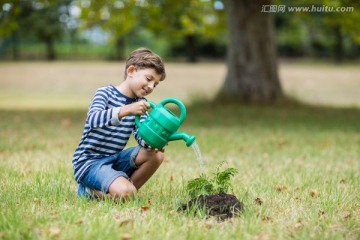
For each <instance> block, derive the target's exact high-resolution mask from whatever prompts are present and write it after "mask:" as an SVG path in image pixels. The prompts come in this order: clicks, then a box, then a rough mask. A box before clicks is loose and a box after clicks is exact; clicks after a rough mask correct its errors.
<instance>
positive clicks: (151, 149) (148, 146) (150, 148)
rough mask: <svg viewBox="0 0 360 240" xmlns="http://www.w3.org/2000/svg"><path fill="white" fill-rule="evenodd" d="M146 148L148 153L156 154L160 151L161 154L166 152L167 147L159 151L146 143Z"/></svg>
mask: <svg viewBox="0 0 360 240" xmlns="http://www.w3.org/2000/svg"><path fill="white" fill-rule="evenodd" d="M144 148H145V149H146V150H147V151H155V152H156V153H157V152H159V151H160V152H165V147H163V149H161V150H159V149H157V148H152V147H151V146H150V145H148V144H146V143H145V146H144Z"/></svg>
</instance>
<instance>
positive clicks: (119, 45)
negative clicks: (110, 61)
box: [114, 36, 125, 60]
mask: <svg viewBox="0 0 360 240" xmlns="http://www.w3.org/2000/svg"><path fill="white" fill-rule="evenodd" d="M115 48H116V50H115V56H114V58H115V60H124V58H125V37H123V36H121V37H118V38H117V39H116V45H115Z"/></svg>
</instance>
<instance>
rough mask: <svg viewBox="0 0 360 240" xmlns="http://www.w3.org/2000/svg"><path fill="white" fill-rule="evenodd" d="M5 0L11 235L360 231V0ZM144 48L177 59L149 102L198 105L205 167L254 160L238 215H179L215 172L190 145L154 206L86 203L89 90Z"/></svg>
mask: <svg viewBox="0 0 360 240" xmlns="http://www.w3.org/2000/svg"><path fill="white" fill-rule="evenodd" d="M0 7H1V8H0V118H1V121H0V131H1V132H0V160H1V161H0V162H1V163H0V164H1V169H2V171H1V173H0V178H1V180H0V184H1V186H0V187H1V192H0V199H1V208H2V214H1V219H0V238H3V239H24V238H25V239H49V238H54V239H74V238H76V239H89V238H93V239H129V238H133V239H219V238H220V237H221V238H225V239H289V238H295V239H310V238H312V239H319V238H321V239H323V238H325V239H358V238H359V236H360V225H359V219H360V211H359V208H360V199H359V196H360V189H359V186H360V182H359V181H360V180H359V178H360V177H359V173H358V169H359V160H360V147H359V146H360V110H359V106H360V97H359V96H360V70H359V69H360V68H359V53H360V44H359V42H360V35H359V32H360V31H359V28H360V27H359V24H358V22H359V20H360V11H359V9H360V5H359V3H358V2H357V1H350V0H349V1H346V0H337V1H327V0H322V1H310V0H303V1H299V2H293V1H285V0H278V1H256V2H252V1H245V0H242V1H236V0H233V1H230V0H229V1H220V0H187V1H167V0H162V1H161V0H153V1H150V0H136V1H135V0H127V1H125V0H111V1H110V0H109V1H102V0H99V1H90V0H79V1H71V0H52V1H50V0H47V1H45V0H38V1H33V0H28V1H21V0H13V1H6V0H5V1H1V2H0ZM283 7H285V8H283ZM290 7H298V8H296V9H295V8H292V10H291V9H290ZM306 7H308V9H306ZM309 9H311V10H312V11H309ZM337 10H338V11H337ZM138 47H148V48H150V49H152V50H154V51H155V52H156V53H158V54H159V55H161V56H162V58H163V59H164V61H165V66H166V71H167V79H166V80H165V81H164V82H162V83H161V84H160V85H159V86H158V87H157V89H156V91H155V92H154V93H153V94H152V95H151V96H150V97H149V99H150V100H153V101H154V102H159V101H160V100H161V99H163V98H166V97H177V98H179V99H181V100H182V101H184V102H185V103H186V106H187V108H188V116H187V119H186V120H185V123H184V124H183V126H182V127H181V129H180V130H182V131H185V132H187V133H189V134H194V135H196V136H197V143H198V144H199V146H200V150H201V152H202V157H203V161H204V162H205V166H206V173H208V174H211V172H212V171H213V170H214V169H215V168H216V167H217V166H218V164H219V163H221V162H225V163H224V166H223V167H235V168H237V169H238V170H239V173H238V174H237V175H236V176H235V177H234V179H233V181H232V185H233V189H232V190H231V192H232V193H233V194H235V195H236V196H237V197H238V198H239V199H240V200H241V201H242V202H244V204H245V211H244V212H243V213H242V214H241V215H240V216H239V217H237V218H234V219H231V220H228V221H225V222H217V221H216V220H215V219H213V218H209V219H208V218H206V217H204V216H203V215H201V214H198V215H197V216H195V217H193V216H188V215H186V214H184V213H179V212H177V208H178V207H179V205H181V204H182V203H184V202H185V201H186V200H189V199H188V196H187V195H186V190H184V188H183V187H184V185H186V182H187V181H188V180H190V179H193V178H195V177H197V176H199V175H200V174H201V170H200V168H199V164H198V162H197V159H196V156H195V154H194V152H193V151H192V149H191V148H187V147H186V146H185V144H184V143H183V142H171V144H169V146H168V147H167V150H166V159H165V162H164V164H163V166H162V167H161V168H160V169H159V171H158V172H157V173H156V174H155V175H154V177H153V178H152V179H151V180H150V181H149V182H148V183H147V184H146V185H145V186H144V187H143V189H141V191H140V192H139V198H140V200H141V201H139V202H128V203H124V204H122V205H121V204H114V203H112V202H111V201H104V202H97V201H94V202H88V201H86V200H83V199H78V198H77V197H76V194H75V193H76V187H77V186H76V183H75V182H74V180H73V176H72V166H71V158H72V154H73V151H74V149H75V148H76V146H77V144H78V141H79V139H80V136H81V133H82V128H83V124H84V121H85V117H86V109H87V107H88V104H89V102H90V99H91V97H92V95H93V93H94V91H95V90H96V89H97V88H98V87H101V86H106V85H108V84H113V85H117V84H119V82H120V81H122V79H123V74H124V60H125V58H126V56H127V55H128V54H129V53H130V52H131V51H132V50H134V49H136V48H138ZM237 69H240V70H241V71H236V70H237ZM130 144H134V142H131V143H130Z"/></svg>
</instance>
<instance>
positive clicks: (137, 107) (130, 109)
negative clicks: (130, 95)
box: [120, 101, 150, 116]
mask: <svg viewBox="0 0 360 240" xmlns="http://www.w3.org/2000/svg"><path fill="white" fill-rule="evenodd" d="M148 109H150V104H149V103H148V102H146V101H139V102H134V103H132V104H129V105H125V106H123V107H121V111H120V115H123V116H127V115H130V114H133V115H143V114H145V112H146V111H147V110H148Z"/></svg>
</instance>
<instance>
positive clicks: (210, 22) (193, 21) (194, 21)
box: [144, 0, 226, 62]
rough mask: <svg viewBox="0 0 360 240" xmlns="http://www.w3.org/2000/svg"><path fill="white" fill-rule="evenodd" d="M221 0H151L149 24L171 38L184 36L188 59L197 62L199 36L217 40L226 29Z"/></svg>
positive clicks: (147, 21) (148, 16)
mask: <svg viewBox="0 0 360 240" xmlns="http://www.w3.org/2000/svg"><path fill="white" fill-rule="evenodd" d="M216 2H219V3H221V4H222V2H221V1H219V0H215V1H214V0H211V1H210V0H207V1H200V0H185V1H166V0H150V1H148V3H149V4H148V8H147V11H146V13H145V15H144V16H145V19H146V22H145V24H146V26H147V27H148V28H150V29H151V30H152V31H154V32H155V33H157V34H162V35H165V36H167V37H168V39H169V41H172V42H173V43H175V41H174V40H178V39H183V40H184V41H185V50H186V53H187V58H188V61H189V62H196V61H197V58H198V48H199V46H198V45H199V39H200V37H202V38H206V39H211V40H213V41H215V39H216V38H217V37H218V36H221V35H224V33H225V32H226V27H225V26H226V24H225V21H224V19H225V17H224V11H223V9H216V8H215V3H216Z"/></svg>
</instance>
